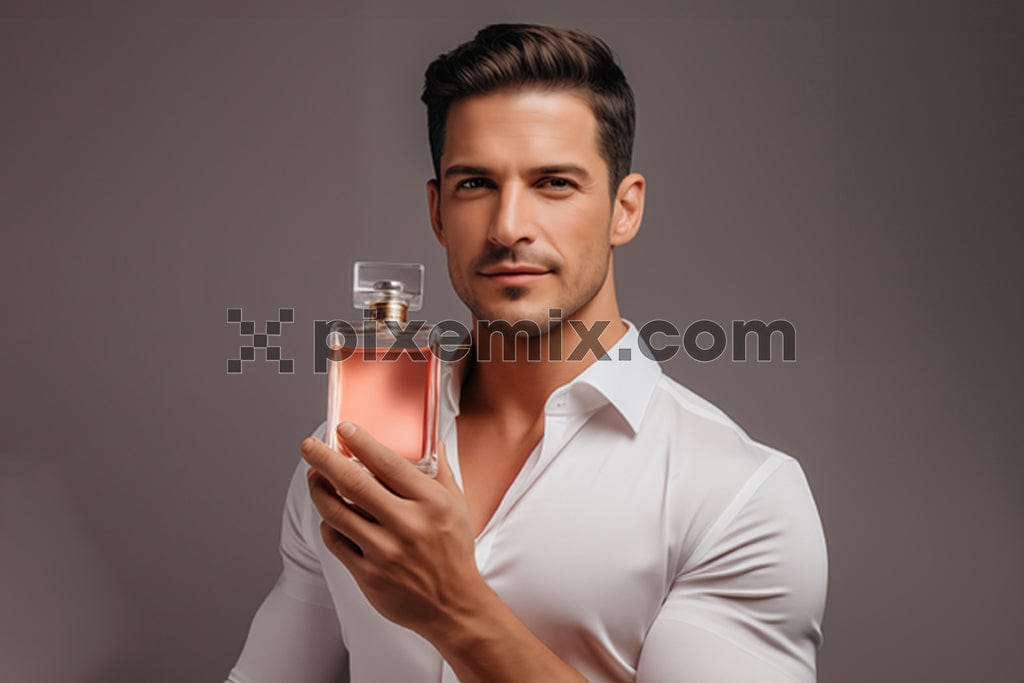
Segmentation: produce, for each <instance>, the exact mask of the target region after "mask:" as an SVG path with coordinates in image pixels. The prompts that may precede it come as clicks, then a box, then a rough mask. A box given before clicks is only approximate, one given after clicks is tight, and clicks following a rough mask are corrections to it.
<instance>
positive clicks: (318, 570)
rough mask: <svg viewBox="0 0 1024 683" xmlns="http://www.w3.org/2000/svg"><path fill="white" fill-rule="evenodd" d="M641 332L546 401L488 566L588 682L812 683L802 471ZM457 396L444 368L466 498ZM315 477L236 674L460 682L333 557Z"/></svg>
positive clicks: (816, 539) (810, 570) (816, 608)
mask: <svg viewBox="0 0 1024 683" xmlns="http://www.w3.org/2000/svg"><path fill="white" fill-rule="evenodd" d="M627 324H628V331H627V332H626V334H625V335H624V336H623V337H622V339H620V340H619V342H618V344H616V345H615V347H613V348H612V349H610V350H609V352H608V356H607V359H606V360H598V361H596V362H594V363H593V364H591V366H590V367H588V368H587V369H586V370H584V371H583V372H582V373H580V374H579V375H578V376H577V377H576V378H575V379H574V380H573V381H571V382H570V383H568V384H567V385H565V386H563V387H560V388H559V389H557V390H555V391H554V392H552V394H551V396H550V397H549V398H548V401H547V403H546V404H545V410H544V436H543V438H542V439H541V441H540V443H539V444H538V446H537V448H536V449H535V450H534V452H533V453H532V454H531V455H530V456H529V459H528V460H527V461H526V463H525V464H524V466H523V467H522V469H521V470H520V472H519V473H518V475H517V477H516V478H515V480H514V481H513V482H512V484H511V486H510V487H509V489H508V491H507V492H506V493H505V496H504V498H503V499H502V500H501V503H500V504H499V505H498V508H497V510H496V511H495V512H494V514H493V515H492V517H491V519H490V521H489V522H488V523H487V526H486V527H485V528H484V530H483V531H482V532H481V534H480V535H479V537H477V539H476V561H477V566H478V568H479V570H480V573H481V574H482V575H483V577H484V579H485V580H486V581H487V583H488V584H489V585H490V586H491V588H492V589H493V590H494V591H495V592H496V593H497V594H498V595H499V596H500V597H501V598H502V600H503V601H504V602H505V603H506V604H507V605H508V606H509V608H510V609H511V610H512V612H514V613H515V614H516V616H517V617H518V618H519V619H520V620H522V621H523V622H524V623H525V624H526V626H527V627H528V628H529V629H530V630H531V631H532V632H533V633H534V634H535V635H536V636H537V637H538V638H539V639H540V640H541V641H543V642H544V643H545V644H546V645H547V646H548V647H549V648H551V649H552V650H553V651H554V652H555V654H557V655H558V656H559V657H560V658H561V659H563V660H564V661H565V662H566V663H568V664H569V665H570V666H572V667H574V668H576V669H577V670H578V671H579V672H580V673H582V674H583V675H584V676H585V677H586V678H587V679H588V680H589V681H591V682H592V683H612V682H614V683H623V682H625V681H636V682H637V683H688V682H693V683H706V682H718V681H722V682H725V683H748V682H774V681H780V682H781V681H814V680H815V658H816V651H817V648H818V647H819V646H820V645H821V642H822V634H821V619H822V615H823V611H824V606H825V593H826V582H827V557H826V549H825V538H824V535H823V532H822V528H821V523H820V521H819V517H818V511H817V508H816V506H815V503H814V499H813V498H812V495H811V491H810V488H809V487H808V484H807V480H806V479H805V477H804V474H803V471H802V470H801V468H800V465H799V464H798V463H797V461H796V460H794V459H793V458H792V457H790V456H788V455H786V454H784V453H782V452H780V451H777V450H775V449H773V448H770V447H768V446H765V445H763V444H760V443H758V442H756V441H753V440H752V439H751V438H750V437H748V436H747V435H746V433H744V431H743V430H742V429H741V428H740V427H739V426H738V425H736V423H734V422H733V421H732V420H730V419H729V418H728V417H727V416H726V415H725V414H724V413H723V412H722V411H720V410H719V409H718V408H716V407H715V406H714V405H712V404H711V403H709V402H708V401H707V400H705V399H703V398H701V397H699V396H697V395H696V394H694V393H693V392H691V391H689V390H688V389H686V388H685V387H683V386H681V385H680V384H678V383H676V382H674V381H673V380H671V379H670V378H668V377H667V376H665V375H664V374H663V373H662V371H661V367H660V366H659V365H658V363H656V362H655V361H653V360H651V359H649V358H647V357H645V356H644V355H643V354H642V353H640V350H639V348H640V347H639V344H640V338H639V336H638V334H637V330H636V328H635V326H633V325H632V324H631V323H628V321H627ZM620 348H622V349H630V350H631V351H630V357H629V359H628V360H625V359H624V358H625V356H620V353H619V349H620ZM460 388H461V379H460V378H459V377H458V376H457V375H456V374H455V373H454V372H453V366H446V367H445V368H444V370H443V371H442V386H441V397H442V404H441V406H440V418H439V419H440V429H441V431H440V434H441V438H442V439H443V440H444V442H445V445H446V447H447V452H448V458H449V462H450V464H451V466H452V471H453V474H454V475H455V479H456V481H457V482H459V485H460V486H461V485H462V483H461V482H462V479H461V475H460V472H459V468H458V444H457V430H456V429H455V417H456V416H457V415H458V412H459V397H458V394H459V391H460ZM323 430H324V425H321V426H320V429H318V430H317V432H316V436H318V437H319V438H321V439H323V436H324V434H323ZM306 469H307V467H306V465H305V463H304V462H300V464H299V466H298V468H297V469H296V471H295V475H294V477H293V478H292V482H291V486H290V488H289V491H288V496H287V502H286V505H285V512H284V522H283V530H282V537H281V554H282V557H283V559H284V571H283V572H282V574H281V577H280V579H279V580H278V582H277V585H276V586H275V587H274V588H273V590H272V591H271V593H270V595H269V596H268V597H267V599H266V601H265V602H264V603H263V606H262V607H261V608H260V610H259V611H258V612H257V614H256V617H255V619H254V621H253V625H252V628H251V630H250V633H249V638H248V640H247V641H246V644H245V647H244V649H243V651H242V654H241V657H240V658H239V660H238V663H237V665H236V667H235V668H234V669H233V670H232V671H231V674H230V676H229V679H228V680H229V681H231V682H232V683H265V682H266V683H277V682H284V681H309V682H315V681H328V680H330V681H349V680H351V683H405V682H416V683H419V682H421V681H424V682H425V681H440V682H442V683H453V682H454V681H456V680H457V679H456V678H455V676H454V674H453V672H452V670H451V668H450V667H449V666H448V664H447V663H446V662H445V661H444V660H443V659H442V658H441V656H440V655H439V654H438V653H437V651H436V650H435V649H434V647H433V646H432V645H431V644H430V643H429V642H428V641H426V640H425V639H423V638H422V637H421V636H419V635H418V634H417V633H415V632H413V631H411V630H409V629H406V628H404V627H401V626H398V625H396V624H394V623H392V622H390V621H388V620H387V619H385V618H384V617H382V616H380V614H378V613H377V612H376V610H374V608H373V607H372V606H371V605H370V604H369V602H368V601H367V600H366V598H365V597H364V596H363V594H362V592H361V591H360V590H359V587H358V586H357V584H356V583H355V581H354V580H353V579H352V577H351V576H350V575H349V573H348V570H347V569H346V568H345V567H344V565H342V564H341V562H340V561H339V560H337V559H336V558H335V557H334V556H333V555H332V554H331V553H330V552H329V551H328V550H327V549H326V547H325V546H324V544H323V541H322V539H321V537H320V532H319V524H320V517H319V515H318V513H317V511H316V509H315V508H314V507H313V504H312V502H311V500H310V497H309V491H308V489H307V484H306V477H305V472H306ZM346 662H347V667H348V669H349V670H350V674H348V675H349V676H350V677H351V678H346V674H345V673H344V672H345V670H346Z"/></svg>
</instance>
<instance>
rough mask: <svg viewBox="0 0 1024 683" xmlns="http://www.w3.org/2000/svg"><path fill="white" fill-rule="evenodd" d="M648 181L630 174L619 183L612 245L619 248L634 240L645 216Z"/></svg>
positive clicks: (615, 203) (614, 212) (637, 175)
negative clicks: (645, 196)
mask: <svg viewBox="0 0 1024 683" xmlns="http://www.w3.org/2000/svg"><path fill="white" fill-rule="evenodd" d="M646 188H647V180H646V179H645V178H644V177H643V176H642V175H640V174H639V173H630V174H629V175H628V176H626V177H625V178H623V179H622V182H620V183H619V189H618V191H617V192H616V193H615V202H614V204H613V206H612V224H611V234H610V235H609V240H610V243H611V245H612V246H613V247H618V246H621V245H623V244H626V243H627V242H629V241H630V240H632V239H633V238H634V237H635V236H636V233H637V231H638V230H640V221H641V220H642V219H643V216H644V195H645V191H646Z"/></svg>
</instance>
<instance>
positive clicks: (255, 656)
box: [227, 426, 349, 683]
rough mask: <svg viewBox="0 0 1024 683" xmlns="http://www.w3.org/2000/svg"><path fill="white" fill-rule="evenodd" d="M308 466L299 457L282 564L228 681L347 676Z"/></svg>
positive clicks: (327, 680)
mask: <svg viewBox="0 0 1024 683" xmlns="http://www.w3.org/2000/svg"><path fill="white" fill-rule="evenodd" d="M322 430H323V426H321V429H320V430H318V432H317V436H319V437H320V438H322ZM306 470H307V467H306V465H305V462H300V463H299V465H298V467H297V468H296V469H295V473H294V474H293V475H292V480H291V484H290V485H289V487H288V496H287V499H286V501H285V508H284V515H283V519H282V524H281V558H282V560H283V563H284V568H283V570H282V572H281V575H280V577H279V578H278V580H277V583H276V584H275V585H274V587H273V588H272V589H271V591H270V594H269V595H268V596H267V597H266V599H265V600H264V601H263V604H262V605H261V606H260V608H259V610H257V612H256V616H255V617H254V618H253V621H252V626H251V627H250V628H249V635H248V637H247V638H246V641H245V646H244V647H243V648H242V654H241V655H240V656H239V658H238V662H237V663H236V664H235V666H234V668H232V669H231V672H230V673H229V674H228V678H227V681H228V683H280V682H281V681H303V682H304V683H305V682H309V683H348V681H349V675H348V652H347V650H346V649H345V645H344V641H343V639H342V633H341V627H340V624H339V621H338V616H337V613H336V612H335V609H334V603H333V602H332V600H331V596H330V592H329V591H328V589H327V582H326V580H325V579H324V576H323V572H322V571H321V567H320V560H319V558H318V556H317V554H316V552H315V550H314V547H313V545H312V544H313V543H314V542H315V539H316V538H318V537H319V527H320V518H319V516H318V515H317V514H316V510H315V508H313V505H312V503H311V501H310V500H309V491H308V488H307V484H306ZM313 534H316V536H314V535H313Z"/></svg>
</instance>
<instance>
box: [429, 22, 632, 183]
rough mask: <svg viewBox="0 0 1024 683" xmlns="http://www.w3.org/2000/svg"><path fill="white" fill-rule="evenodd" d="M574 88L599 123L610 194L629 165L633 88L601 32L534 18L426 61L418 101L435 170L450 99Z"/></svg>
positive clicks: (489, 30)
mask: <svg viewBox="0 0 1024 683" xmlns="http://www.w3.org/2000/svg"><path fill="white" fill-rule="evenodd" d="M524 86H533V87H539V88H543V89H556V88H565V89H574V90H579V91H580V93H581V94H582V95H584V96H585V97H586V98H587V99H588V101H589V102H590V107H591V109H592V110H593V112H594V117H595V118H596V119H597V124H598V135H599V140H598V146H599V149H600V152H601V156H602V157H603V158H604V160H605V163H607V164H608V175H609V182H610V183H611V193H612V196H613V197H614V195H615V191H616V190H617V189H618V186H619V182H620V181H621V180H622V179H623V178H624V177H626V175H627V174H628V173H629V171H630V163H631V160H632V156H633V131H634V129H635V127H636V113H635V105H634V102H633V91H632V89H630V87H629V83H627V82H626V77H625V75H624V74H623V73H622V69H620V68H619V66H618V64H616V62H615V57H614V55H613V54H612V51H611V50H610V49H609V48H608V46H607V45H606V44H605V43H604V41H602V40H601V39H600V38H597V37H595V36H592V35H590V34H587V33H584V32H582V31H577V30H573V29H557V28H551V27H548V26H538V25H535V24H492V25H491V26H488V27H486V28H484V29H481V30H480V31H479V32H478V33H477V34H476V37H475V38H474V39H473V40H471V41H470V42H468V43H463V44H462V45H460V46H459V47H457V48H455V49H454V50H452V51H451V52H448V53H445V54H443V55H441V56H439V57H438V58H437V59H435V60H434V61H433V62H431V64H430V66H428V67H427V72H426V78H425V81H424V84H423V95H422V96H421V98H420V99H422V100H423V103H424V104H426V105H427V130H428V134H429V137H430V154H431V157H433V161H434V176H435V178H437V179H438V180H440V177H441V152H442V151H443V149H444V139H445V128H446V125H447V120H448V110H449V108H450V107H451V106H452V104H454V103H455V102H456V101H458V100H460V99H462V98H465V97H469V96H471V95H484V94H487V93H491V92H494V91H497V90H501V89H504V88H519V87H524Z"/></svg>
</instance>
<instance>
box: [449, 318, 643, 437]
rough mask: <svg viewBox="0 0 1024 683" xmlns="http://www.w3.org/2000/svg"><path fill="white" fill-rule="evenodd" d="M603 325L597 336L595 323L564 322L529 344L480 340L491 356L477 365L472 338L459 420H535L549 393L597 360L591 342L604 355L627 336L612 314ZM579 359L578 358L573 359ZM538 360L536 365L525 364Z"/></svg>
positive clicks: (476, 340) (497, 338)
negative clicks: (597, 342) (475, 417)
mask: <svg viewBox="0 0 1024 683" xmlns="http://www.w3.org/2000/svg"><path fill="white" fill-rule="evenodd" d="M603 320H604V321H607V325H605V326H604V329H603V330H602V331H601V332H600V334H598V333H597V330H598V329H599V327H595V325H597V326H601V325H602V323H601V322H600V321H599V320H596V319H595V320H587V319H581V320H579V321H578V322H574V323H573V324H570V323H569V322H568V321H563V322H562V323H561V324H560V325H559V326H557V327H556V328H554V329H553V330H551V331H550V332H548V333H547V334H542V335H541V336H539V337H531V338H529V339H527V338H526V337H525V336H524V335H519V336H517V337H512V339H511V340H509V339H508V337H502V336H501V335H491V336H490V337H489V338H487V339H485V340H484V343H488V344H489V345H488V347H487V349H485V350H489V351H490V354H489V356H488V355H486V354H484V355H483V358H489V360H481V354H480V353H479V347H478V343H479V342H480V337H479V335H476V334H475V338H474V342H473V350H472V356H473V358H474V361H472V362H471V365H470V367H469V368H468V369H467V373H466V377H465V379H464V381H463V385H462V394H461V400H460V414H463V415H467V416H469V415H481V414H486V415H490V416H492V417H495V418H497V419H498V420H499V421H502V422H508V421H517V422H518V421H522V420H527V419H536V418H537V417H539V415H540V414H541V413H542V411H543V409H544V403H545V402H546V401H547V399H548V397H549V396H550V395H551V392H553V391H554V390H555V389H557V388H558V387H560V386H563V385H565V384H567V383H569V382H571V381H572V380H573V379H574V378H576V377H577V376H578V375H580V373H582V372H583V371H584V370H586V369H587V368H589V367H590V366H591V364H593V363H595V362H596V361H597V357H598V354H597V353H596V352H595V351H594V350H593V348H592V347H593V346H594V341H595V340H598V339H599V340H600V347H601V349H603V350H607V349H610V348H611V347H613V346H614V345H615V344H616V343H617V342H618V341H619V340H620V339H621V338H622V337H623V335H624V334H625V333H626V330H627V327H626V324H625V323H624V322H623V321H622V319H621V318H620V317H619V315H618V310H617V309H616V310H615V312H614V315H609V316H607V317H605V318H603ZM475 324H476V321H474V325H475ZM577 327H582V329H581V330H578V329H577ZM474 332H476V330H474ZM580 332H582V335H581V334H580ZM588 335H589V336H588ZM591 337H593V338H591ZM581 342H582V343H581ZM574 352H575V355H574ZM503 354H504V356H503ZM580 355H582V358H578V356H580ZM510 356H511V358H509V357H510ZM538 357H539V360H530V358H535V359H536V358H538ZM505 358H509V359H508V360H505Z"/></svg>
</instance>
